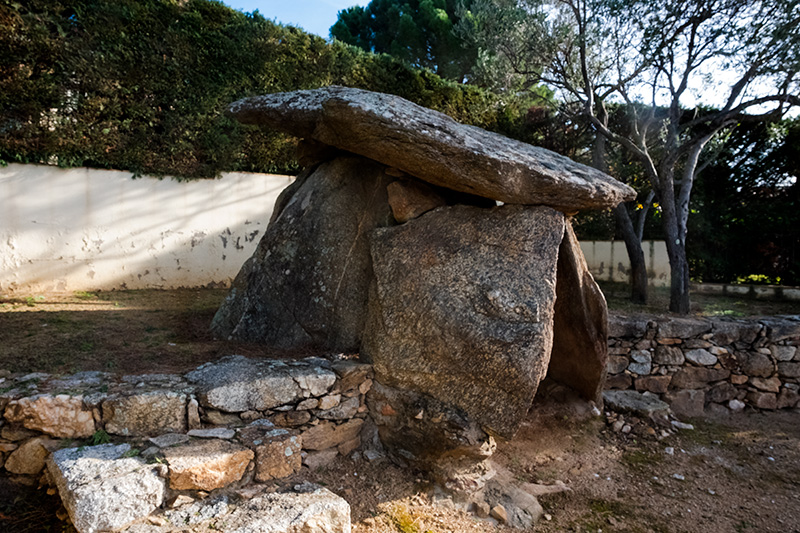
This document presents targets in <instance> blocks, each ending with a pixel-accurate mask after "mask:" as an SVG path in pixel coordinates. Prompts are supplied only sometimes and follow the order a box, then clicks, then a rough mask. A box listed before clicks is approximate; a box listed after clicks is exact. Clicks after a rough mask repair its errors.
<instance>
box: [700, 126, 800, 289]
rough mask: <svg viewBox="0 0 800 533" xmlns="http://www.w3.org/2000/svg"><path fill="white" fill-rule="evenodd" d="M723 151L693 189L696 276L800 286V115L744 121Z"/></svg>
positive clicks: (727, 141) (723, 147)
mask: <svg viewBox="0 0 800 533" xmlns="http://www.w3.org/2000/svg"><path fill="white" fill-rule="evenodd" d="M720 144H721V143H720ZM719 151H720V153H719V156H718V157H716V158H715V160H714V161H713V163H711V164H710V165H708V166H707V167H706V168H705V169H704V170H703V171H702V173H700V174H699V176H698V180H697V185H696V187H695V193H694V194H693V195H692V200H691V208H692V213H693V215H692V217H691V218H690V219H689V226H690V230H691V232H692V236H693V238H692V239H691V240H690V241H689V243H688V244H687V246H688V247H689V250H688V251H689V257H690V263H691V270H692V275H693V276H694V277H699V278H701V279H702V280H703V281H722V282H731V281H737V280H738V281H742V282H746V283H759V282H760V283H778V282H779V283H782V284H787V285H798V284H800V209H798V206H800V182H799V181H798V178H800V119H793V120H783V121H781V122H780V123H776V124H764V123H758V124H741V125H739V126H737V127H736V128H735V129H734V130H733V131H732V132H731V133H730V135H728V136H727V139H726V141H725V143H724V145H722V146H720V147H719Z"/></svg>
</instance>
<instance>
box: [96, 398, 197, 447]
mask: <svg viewBox="0 0 800 533" xmlns="http://www.w3.org/2000/svg"><path fill="white" fill-rule="evenodd" d="M186 401H187V396H186V395H185V394H180V393H177V392H172V391H148V392H144V393H140V394H132V395H129V396H117V397H112V398H109V399H107V400H106V401H104V402H103V421H104V422H105V428H106V431H107V432H108V433H111V434H112V435H125V436H151V435H158V434H161V433H165V432H183V431H186Z"/></svg>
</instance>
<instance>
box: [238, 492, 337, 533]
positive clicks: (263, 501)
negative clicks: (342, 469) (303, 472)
mask: <svg viewBox="0 0 800 533" xmlns="http://www.w3.org/2000/svg"><path fill="white" fill-rule="evenodd" d="M295 489H296V490H298V491H299V492H283V493H271V494H265V495H263V496H258V497H256V498H253V499H252V500H248V501H246V502H243V503H240V504H239V505H238V507H237V509H236V510H235V511H233V512H232V513H231V514H230V515H229V516H227V517H226V518H225V523H226V531H229V532H230V533H350V531H351V529H350V505H349V504H348V503H347V502H346V501H345V500H344V499H342V498H340V497H339V496H337V495H336V494H334V493H332V492H331V491H329V490H328V489H324V488H322V487H317V486H315V485H311V484H304V485H299V486H296V487H295Z"/></svg>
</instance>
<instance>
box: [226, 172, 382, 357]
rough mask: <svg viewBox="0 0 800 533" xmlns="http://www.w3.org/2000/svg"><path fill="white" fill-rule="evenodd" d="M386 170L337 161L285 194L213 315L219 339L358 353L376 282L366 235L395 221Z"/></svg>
mask: <svg viewBox="0 0 800 533" xmlns="http://www.w3.org/2000/svg"><path fill="white" fill-rule="evenodd" d="M384 170H385V167H384V166H383V165H380V164H378V163H375V162H374V161H369V160H367V159H363V158H360V157H347V158H338V159H335V160H333V161H329V162H327V163H323V164H322V165H320V166H319V167H318V168H317V169H316V170H315V171H314V173H313V174H311V175H309V176H308V177H307V178H305V179H304V180H303V182H302V184H300V185H299V186H298V187H297V188H296V190H294V191H293V195H291V196H290V197H289V198H285V197H284V198H283V201H284V202H285V204H286V205H285V207H283V208H282V209H281V210H280V212H279V213H278V214H277V216H276V218H275V219H274V220H273V221H272V223H271V224H270V225H269V227H268V228H267V231H266V233H265V235H264V237H263V238H262V239H261V242H260V243H259V245H258V249H257V250H256V252H255V254H254V255H253V257H252V258H251V259H250V260H248V262H247V263H246V264H245V266H244V268H243V269H242V270H241V272H240V273H239V275H238V276H237V278H236V280H235V281H234V283H233V288H232V289H231V292H230V294H229V295H228V297H227V298H226V300H225V302H224V303H223V304H222V306H221V307H220V309H219V311H218V312H217V314H216V316H215V317H214V321H213V324H212V331H213V332H214V334H215V335H216V336H217V337H219V338H230V339H236V340H241V341H248V342H261V343H265V344H268V345H270V346H272V347H274V348H280V349H287V350H298V349H307V348H318V349H323V350H336V351H342V352H353V351H357V350H358V346H359V344H360V340H361V331H362V330H363V328H364V320H365V317H366V307H367V294H368V289H369V280H370V277H371V264H370V258H369V244H368V242H367V235H368V234H369V232H370V231H371V230H373V229H375V228H376V227H382V226H388V225H390V224H392V223H394V222H393V218H392V214H391V209H390V207H389V203H388V200H387V192H386V186H387V185H388V184H389V183H390V182H391V181H392V180H393V178H391V177H389V176H387V175H386V174H385V172H384ZM301 295H302V296H301Z"/></svg>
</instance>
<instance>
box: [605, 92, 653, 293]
mask: <svg viewBox="0 0 800 533" xmlns="http://www.w3.org/2000/svg"><path fill="white" fill-rule="evenodd" d="M598 111H599V113H598V115H599V119H600V120H601V121H602V122H603V125H605V126H608V112H607V110H606V108H605V106H604V105H602V103H600V104H598ZM606 141H607V139H606V137H605V136H604V135H602V134H600V133H596V134H595V139H594V146H593V147H592V166H594V168H596V169H597V170H601V171H603V172H608V165H607V164H606ZM614 220H615V221H616V223H617V230H618V231H619V233H620V234H621V235H622V240H623V241H625V250H627V252H628V260H629V261H630V264H631V301H632V302H633V303H637V304H646V303H647V267H646V266H645V263H644V251H642V240H641V238H640V237H639V236H637V233H636V230H635V229H634V228H633V222H632V221H631V216H630V214H629V213H628V209H627V208H626V207H625V203H624V202H623V203H620V204H619V205H618V206H617V207H615V208H614Z"/></svg>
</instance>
